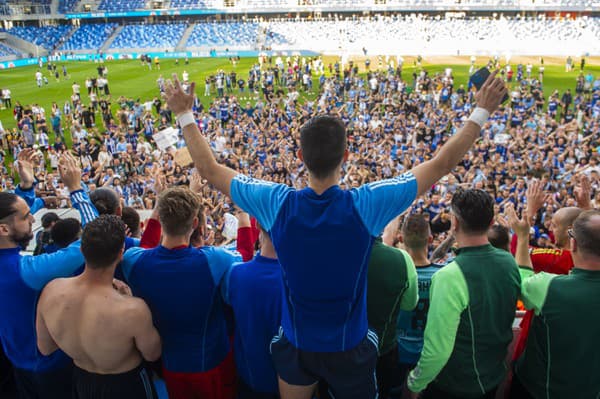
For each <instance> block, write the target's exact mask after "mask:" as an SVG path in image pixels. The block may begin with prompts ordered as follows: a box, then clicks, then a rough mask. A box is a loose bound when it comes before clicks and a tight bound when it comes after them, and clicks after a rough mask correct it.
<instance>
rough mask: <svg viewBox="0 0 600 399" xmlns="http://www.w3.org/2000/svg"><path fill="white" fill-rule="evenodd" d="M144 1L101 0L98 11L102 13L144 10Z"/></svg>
mask: <svg viewBox="0 0 600 399" xmlns="http://www.w3.org/2000/svg"><path fill="white" fill-rule="evenodd" d="M145 6H146V2H145V1H144V0H102V1H101V2H100V5H99V6H98V10H102V11H131V10H139V9H141V8H145Z"/></svg>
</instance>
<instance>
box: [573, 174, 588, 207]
mask: <svg viewBox="0 0 600 399" xmlns="http://www.w3.org/2000/svg"><path fill="white" fill-rule="evenodd" d="M573 195H574V196H575V200H576V201H577V206H578V207H579V208H581V209H586V210H587V209H592V204H591V201H590V196H591V195H592V182H591V181H590V178H589V177H588V176H587V175H581V177H580V178H579V184H578V185H577V186H576V187H575V190H573Z"/></svg>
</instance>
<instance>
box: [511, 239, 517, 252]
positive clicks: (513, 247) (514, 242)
mask: <svg viewBox="0 0 600 399" xmlns="http://www.w3.org/2000/svg"><path fill="white" fill-rule="evenodd" d="M510 253H511V254H512V255H513V256H515V254H516V253H517V235H516V234H513V235H512V238H511V240H510Z"/></svg>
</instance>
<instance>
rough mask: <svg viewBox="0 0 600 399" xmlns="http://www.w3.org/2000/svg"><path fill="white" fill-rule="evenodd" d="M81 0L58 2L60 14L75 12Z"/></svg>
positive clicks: (61, 0)
mask: <svg viewBox="0 0 600 399" xmlns="http://www.w3.org/2000/svg"><path fill="white" fill-rule="evenodd" d="M78 3H79V0H59V1H58V12H59V13H61V14H65V13H68V12H72V11H75V8H76V7H77V4H78Z"/></svg>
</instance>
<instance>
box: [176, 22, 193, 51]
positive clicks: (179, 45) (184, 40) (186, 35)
mask: <svg viewBox="0 0 600 399" xmlns="http://www.w3.org/2000/svg"><path fill="white" fill-rule="evenodd" d="M194 26H196V24H189V25H188V27H187V28H186V29H185V31H183V35H181V39H180V40H179V43H177V46H176V47H175V51H183V50H185V44H186V43H187V41H188V39H189V38H190V36H191V35H192V32H193V31H194Z"/></svg>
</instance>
